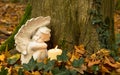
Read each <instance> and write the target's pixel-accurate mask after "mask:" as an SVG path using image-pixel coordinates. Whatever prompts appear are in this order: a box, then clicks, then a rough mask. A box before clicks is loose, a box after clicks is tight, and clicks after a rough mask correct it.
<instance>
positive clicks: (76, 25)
mask: <svg viewBox="0 0 120 75" xmlns="http://www.w3.org/2000/svg"><path fill="white" fill-rule="evenodd" d="M94 1H100V0H35V1H34V0H31V4H32V6H33V10H32V17H37V16H51V19H52V20H51V24H50V25H51V26H50V28H51V30H52V32H51V35H52V36H51V41H50V42H51V44H52V47H54V46H55V45H59V47H62V48H66V49H67V50H73V47H74V45H79V44H84V46H85V48H86V50H88V52H89V53H93V52H96V51H97V50H99V49H100V47H102V46H101V44H100V43H101V41H100V40H99V34H98V33H97V32H96V29H97V28H96V27H95V26H94V25H92V22H91V20H92V18H93V15H90V14H89V11H90V10H91V9H94V7H93V5H94ZM101 1H102V4H101V6H102V7H101V8H103V9H101V10H100V11H101V12H102V13H101V14H102V15H103V16H104V17H102V20H103V21H104V20H105V19H106V18H108V19H109V22H108V23H109V26H110V30H113V23H112V22H113V21H112V20H113V12H112V9H113V8H112V2H113V0H101ZM110 33H112V34H113V31H111V32H110ZM112 34H111V35H112ZM111 39H113V38H109V40H111ZM113 42H114V41H112V43H113ZM110 44H111V43H110Z"/></svg>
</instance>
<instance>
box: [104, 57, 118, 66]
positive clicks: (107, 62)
mask: <svg viewBox="0 0 120 75" xmlns="http://www.w3.org/2000/svg"><path fill="white" fill-rule="evenodd" d="M104 64H108V65H109V66H111V67H113V68H117V67H118V65H117V64H115V63H114V64H113V63H111V62H110V60H109V59H108V58H107V57H106V56H105V60H104Z"/></svg>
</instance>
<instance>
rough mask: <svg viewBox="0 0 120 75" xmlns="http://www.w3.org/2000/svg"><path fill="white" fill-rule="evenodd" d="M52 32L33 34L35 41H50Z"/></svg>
mask: <svg viewBox="0 0 120 75" xmlns="http://www.w3.org/2000/svg"><path fill="white" fill-rule="evenodd" d="M50 36H51V35H50V33H48V34H45V33H41V32H40V33H36V34H35V35H34V36H33V38H32V39H33V40H34V41H41V40H42V41H49V40H50Z"/></svg>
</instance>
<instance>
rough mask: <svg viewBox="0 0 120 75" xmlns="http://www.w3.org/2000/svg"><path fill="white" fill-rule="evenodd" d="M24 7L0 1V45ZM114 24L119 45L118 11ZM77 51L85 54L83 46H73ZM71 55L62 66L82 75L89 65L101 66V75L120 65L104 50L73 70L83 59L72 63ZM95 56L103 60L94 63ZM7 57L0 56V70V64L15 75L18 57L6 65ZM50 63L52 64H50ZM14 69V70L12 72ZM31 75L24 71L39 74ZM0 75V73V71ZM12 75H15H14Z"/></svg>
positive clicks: (4, 55)
mask: <svg viewBox="0 0 120 75" xmlns="http://www.w3.org/2000/svg"><path fill="white" fill-rule="evenodd" d="M25 7H26V5H25V4H21V3H11V2H2V1H0V44H2V43H3V42H4V41H5V40H6V39H7V38H8V37H9V36H10V35H11V34H12V32H13V31H14V29H15V27H16V26H17V25H18V24H19V21H20V20H21V17H22V15H23V14H24V11H25ZM114 24H115V25H114V26H115V27H114V29H115V35H116V40H117V41H118V44H119V43H120V11H115V13H114ZM77 50H83V51H82V53H83V54H84V53H85V49H84V46H83V45H80V46H78V47H77V46H75V52H78V51H77ZM83 54H81V56H83V57H84V55H83ZM71 55H72V56H71V57H70V60H69V61H67V62H66V63H67V64H65V62H64V64H65V66H66V68H68V69H74V70H76V71H78V70H79V71H78V72H80V73H83V71H84V70H86V67H89V68H90V66H91V65H95V66H94V68H95V70H98V66H96V64H100V65H102V68H101V71H102V72H103V73H102V75H105V74H104V72H107V73H110V71H111V67H112V69H116V67H117V65H119V66H120V63H118V62H115V61H114V59H113V58H111V57H110V56H109V52H108V51H106V50H103V49H102V50H100V51H99V52H97V53H94V54H92V55H91V56H90V57H89V58H87V57H86V58H85V62H86V63H88V65H84V64H83V63H82V69H81V68H75V67H74V66H76V65H78V63H81V61H82V60H83V59H82V58H81V59H80V60H76V61H73V59H77V58H78V56H77V55H75V54H74V53H72V54H71ZM95 55H96V56H95ZM97 55H100V56H101V55H102V56H103V57H101V58H103V59H104V61H103V60H96V59H95V60H94V61H91V60H93V59H94V58H97V57H98V56H97ZM9 56H11V55H10V54H9V52H4V54H1V55H0V68H1V64H2V65H5V66H7V67H8V71H9V73H12V72H13V74H14V73H16V71H17V69H18V67H15V68H13V67H12V66H13V65H14V66H15V62H16V61H17V60H19V58H20V56H19V55H15V56H14V57H17V59H16V60H12V59H11V58H14V57H11V58H10V62H9V63H11V62H12V65H8V63H6V60H5V59H7V58H6V57H9ZM104 57H105V58H104ZM8 60H9V59H8ZM71 61H72V62H73V63H72V64H73V66H71V65H72V64H71ZM100 61H102V62H105V63H106V64H107V65H109V66H107V67H106V65H104V64H103V63H101V62H100ZM111 62H114V64H113V63H111ZM34 63H35V62H32V64H29V65H34ZM51 63H52V62H50V64H51ZM57 64H58V65H57V66H59V65H61V64H60V62H57ZM17 65H18V64H17ZM25 66H27V67H28V65H25ZM31 67H32V66H31ZM48 67H51V66H49V64H48ZM40 68H41V67H40ZM57 68H58V67H57ZM57 68H56V69H57ZM14 69H16V70H14ZM27 69H29V68H27ZM44 69H48V68H44ZM4 70H5V69H4ZM116 70H117V71H118V72H120V69H119V68H117V69H116ZM89 71H90V72H91V70H89ZM2 72H4V71H2ZM61 72H62V71H61ZM4 73H5V72H4ZM33 73H34V74H30V72H28V71H25V74H26V75H41V74H38V71H36V72H33ZM35 73H36V74H35ZM41 73H42V72H41ZM0 74H1V71H0ZM119 74H120V73H119ZM14 75H17V74H14ZM20 75H22V74H20ZM46 75H51V74H50V73H48V74H46ZM60 75H62V74H60ZM110 75H116V73H114V72H112V74H110Z"/></svg>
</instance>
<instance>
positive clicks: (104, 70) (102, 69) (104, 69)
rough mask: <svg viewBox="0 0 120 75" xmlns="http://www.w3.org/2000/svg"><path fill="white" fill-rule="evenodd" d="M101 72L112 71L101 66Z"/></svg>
mask: <svg viewBox="0 0 120 75" xmlns="http://www.w3.org/2000/svg"><path fill="white" fill-rule="evenodd" d="M101 71H102V72H107V73H110V71H109V70H108V69H107V68H106V67H104V66H103V65H102V66H101Z"/></svg>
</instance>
